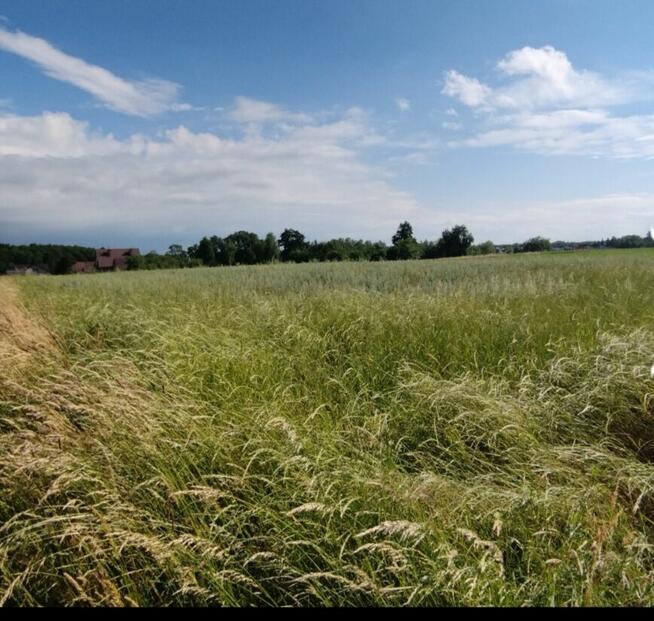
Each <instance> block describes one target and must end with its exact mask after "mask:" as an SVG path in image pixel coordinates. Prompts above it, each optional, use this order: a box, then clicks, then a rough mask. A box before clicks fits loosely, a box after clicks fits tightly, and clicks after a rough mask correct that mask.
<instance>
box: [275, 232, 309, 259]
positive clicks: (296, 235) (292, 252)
mask: <svg viewBox="0 0 654 621" xmlns="http://www.w3.org/2000/svg"><path fill="white" fill-rule="evenodd" d="M277 243H278V244H279V247H280V248H281V251H282V252H281V257H282V261H298V260H303V257H304V254H305V251H306V249H307V242H306V241H305V237H304V235H303V234H302V233H300V231H296V230H295V229H284V231H283V233H282V234H281V235H280V236H279V240H278V242H277Z"/></svg>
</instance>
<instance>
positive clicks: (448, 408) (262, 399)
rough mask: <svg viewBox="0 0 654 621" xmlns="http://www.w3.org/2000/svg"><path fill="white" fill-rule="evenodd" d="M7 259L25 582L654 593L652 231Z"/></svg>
mask: <svg viewBox="0 0 654 621" xmlns="http://www.w3.org/2000/svg"><path fill="white" fill-rule="evenodd" d="M4 282H15V284H16V285H17V286H19V292H20V301H21V302H22V303H23V304H25V306H26V308H27V311H28V314H29V317H31V318H32V319H31V321H32V324H30V323H29V321H30V320H29V319H28V318H24V319H23V320H22V321H23V323H22V324H21V328H20V330H16V329H12V328H11V325H15V321H14V322H13V323H12V322H9V321H8V320H7V321H5V324H3V323H2V321H0V343H4V347H5V349H2V348H0V354H1V353H2V352H4V351H7V352H9V354H11V356H10V355H9V354H7V356H5V357H4V362H3V361H2V360H0V374H2V377H0V432H1V435H0V522H1V523H2V526H0V601H3V602H4V603H9V604H48V603H51V604H52V603H55V604H79V605H94V604H95V605H97V604H110V605H147V604H151V605H170V604H190V605H206V604H211V605H221V604H222V605H252V604H255V605H286V604H291V605H366V604H370V605H404V604H413V605H488V604H496V605H523V604H532V605H554V604H556V605H598V604H613V605H634V604H650V605H651V604H652V603H654V540H653V538H652V537H653V534H654V529H653V526H654V525H653V522H652V520H654V466H653V465H652V464H653V459H654V402H653V394H654V380H652V379H651V378H650V367H651V364H652V362H654V253H653V252H652V251H648V250H646V251H615V252H611V251H600V252H580V253H570V254H553V253H552V254H542V255H532V256H526V255H522V256H508V257H482V258H464V259H457V260H439V261H419V262H405V263H403V262H402V263H383V264H369V263H368V264H366V263H361V264H358V263H349V264H310V265H272V266H256V267H236V268H213V269H195V270H179V271H160V272H147V273H143V272H131V273H120V274H96V275H82V276H67V277H33V278H24V279H22V280H15V281H9V280H6V281H4ZM0 294H1V292H0ZM1 307H2V300H0V319H2V317H3V315H2V313H3V310H2V308H1ZM9 307H11V312H12V313H14V315H15V313H16V312H19V311H20V308H18V307H17V302H16V301H15V300H13V301H10V302H9V303H5V308H9ZM7 312H8V311H6V310H5V316H6V314H7ZM21 316H23V317H24V315H21ZM39 326H46V327H47V329H48V331H49V335H48V334H45V333H44V332H43V330H42V328H40V327H39ZM30 331H34V333H35V334H37V335H38V336H39V338H38V339H33V340H32V341H30V340H29V339H27V340H26V337H25V333H26V332H30ZM19 357H20V364H21V366H20V370H19V371H17V369H18V367H17V366H16V364H17V363H16V360H19ZM10 361H12V362H10ZM3 365H4V366H3Z"/></svg>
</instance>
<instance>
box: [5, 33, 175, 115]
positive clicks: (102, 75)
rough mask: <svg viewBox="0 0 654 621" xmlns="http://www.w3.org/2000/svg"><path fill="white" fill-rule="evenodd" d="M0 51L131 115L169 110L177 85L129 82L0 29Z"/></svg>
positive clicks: (42, 43)
mask: <svg viewBox="0 0 654 621" xmlns="http://www.w3.org/2000/svg"><path fill="white" fill-rule="evenodd" d="M0 49H3V50H5V51H7V52H11V53H13V54H17V55H18V56H22V57H23V58H26V59H28V60H30V61H32V62H34V63H36V64H37V65H38V66H39V67H40V68H41V70H42V71H43V72H44V73H45V74H46V75H48V76H49V77H51V78H54V79H55V80H61V81H63V82H68V83H69V84H73V85H75V86H77V87H78V88H81V89H82V90H85V91H87V92H88V93H90V94H91V95H93V96H94V97H95V98H96V99H98V100H99V101H101V102H102V103H103V104H104V105H106V106H107V107H109V108H111V109H113V110H116V111H118V112H123V113H125V114H130V115H135V116H143V117H147V116H152V115H156V114H159V113H161V112H165V111H167V110H172V109H174V108H175V106H184V105H185V104H178V103H176V99H177V96H178V93H179V86H178V85H177V84H174V83H173V82H168V81H166V80H159V79H148V80H140V81H130V80H126V79H123V78H120V77H118V76H117V75H115V74H113V73H111V71H108V70H107V69H104V68H102V67H98V66H97V65H92V64H89V63H87V62H86V61H84V60H82V59H80V58H76V57H74V56H70V55H68V54H66V53H64V52H62V51H61V50H59V49H57V48H56V47H54V46H53V45H51V44H50V43H48V41H46V40H45V39H40V38H38V37H33V36H31V35H28V34H25V33H23V32H20V31H16V32H11V31H9V30H7V29H6V28H3V27H2V26H0Z"/></svg>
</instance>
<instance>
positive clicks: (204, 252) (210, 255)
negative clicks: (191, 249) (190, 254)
mask: <svg viewBox="0 0 654 621" xmlns="http://www.w3.org/2000/svg"><path fill="white" fill-rule="evenodd" d="M196 257H197V258H198V259H200V260H201V261H202V263H203V264H204V265H215V264H216V251H215V249H214V246H213V244H212V243H211V241H210V240H209V238H208V237H203V238H202V239H201V240H200V243H199V244H198V249H197V252H196Z"/></svg>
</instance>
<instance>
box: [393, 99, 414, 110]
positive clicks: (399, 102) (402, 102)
mask: <svg viewBox="0 0 654 621" xmlns="http://www.w3.org/2000/svg"><path fill="white" fill-rule="evenodd" d="M395 105H396V106H397V107H398V109H399V110H400V112H408V111H409V110H411V101H410V100H409V99H406V98H405V97H398V98H397V99H396V100H395Z"/></svg>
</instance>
